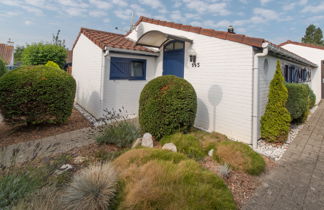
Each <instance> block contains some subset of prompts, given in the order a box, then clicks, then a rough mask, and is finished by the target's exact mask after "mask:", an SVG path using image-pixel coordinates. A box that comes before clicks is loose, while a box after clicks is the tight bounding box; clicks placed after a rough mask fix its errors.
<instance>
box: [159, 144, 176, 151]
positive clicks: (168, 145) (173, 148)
mask: <svg viewBox="0 0 324 210" xmlns="http://www.w3.org/2000/svg"><path fill="white" fill-rule="evenodd" d="M162 149H165V150H170V151H172V152H177V146H176V145H174V144H173V143H166V144H164V145H163V147H162Z"/></svg>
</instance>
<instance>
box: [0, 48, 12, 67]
mask: <svg viewBox="0 0 324 210" xmlns="http://www.w3.org/2000/svg"><path fill="white" fill-rule="evenodd" d="M13 53H14V47H13V46H11V45H6V44H1V43H0V58H1V59H2V60H3V61H4V62H5V63H6V64H7V65H8V64H10V62H11V59H12V56H13Z"/></svg>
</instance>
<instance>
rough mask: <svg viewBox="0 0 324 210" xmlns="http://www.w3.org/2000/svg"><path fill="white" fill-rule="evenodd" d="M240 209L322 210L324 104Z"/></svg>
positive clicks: (323, 199)
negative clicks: (277, 164)
mask: <svg viewBox="0 0 324 210" xmlns="http://www.w3.org/2000/svg"><path fill="white" fill-rule="evenodd" d="M243 209H246V210H250V209H251V210H252V209H257V210H263V209H264V210H268V209H271V210H272V209H273V210H284V209H289V210H298V209H307V210H321V209H323V210H324V101H323V102H322V103H321V104H320V105H319V107H318V109H317V110H316V112H315V113H314V114H313V115H312V116H311V118H310V119H309V121H308V122H307V124H306V125H305V126H304V127H303V129H302V130H301V131H300V132H299V134H298V136H297V137H296V139H295V140H294V141H293V142H292V143H291V144H290V146H289V148H288V150H287V151H286V153H285V154H284V156H283V158H282V159H281V160H280V161H279V166H278V167H277V168H275V169H273V171H271V173H270V174H269V175H267V176H266V177H265V180H264V182H263V185H262V186H261V187H260V188H259V189H258V190H257V192H256V194H255V196H254V197H253V198H252V199H251V200H250V201H249V203H248V204H247V205H246V206H245V207H244V208H243Z"/></svg>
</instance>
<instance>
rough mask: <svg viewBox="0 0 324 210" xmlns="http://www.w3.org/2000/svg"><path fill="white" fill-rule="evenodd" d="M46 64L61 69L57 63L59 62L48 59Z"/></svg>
mask: <svg viewBox="0 0 324 210" xmlns="http://www.w3.org/2000/svg"><path fill="white" fill-rule="evenodd" d="M45 66H48V67H53V68H56V69H61V68H60V66H59V65H57V63H55V62H53V61H48V62H47V63H46V64H45Z"/></svg>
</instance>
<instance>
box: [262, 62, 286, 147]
mask: <svg viewBox="0 0 324 210" xmlns="http://www.w3.org/2000/svg"><path fill="white" fill-rule="evenodd" d="M287 100H288V90H287V88H286V86H285V80H284V78H283V76H282V71H281V67H280V62H279V61H277V69H276V72H275V75H274V77H273V79H272V81H271V83H270V87H269V95H268V104H267V106H266V110H265V113H264V115H263V116H262V118H261V137H262V138H263V139H265V140H267V141H269V142H283V141H286V140H287V137H288V132H289V129H290V121H291V118H290V113H289V111H288V110H287V108H286V103H287Z"/></svg>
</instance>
